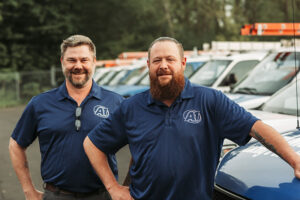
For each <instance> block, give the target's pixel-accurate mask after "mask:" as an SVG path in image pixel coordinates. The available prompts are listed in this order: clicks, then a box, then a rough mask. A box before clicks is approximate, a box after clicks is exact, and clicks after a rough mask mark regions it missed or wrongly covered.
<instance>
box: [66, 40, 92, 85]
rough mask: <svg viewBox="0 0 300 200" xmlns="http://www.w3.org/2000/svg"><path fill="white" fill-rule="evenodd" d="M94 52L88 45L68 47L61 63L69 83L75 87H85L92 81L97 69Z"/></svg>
mask: <svg viewBox="0 0 300 200" xmlns="http://www.w3.org/2000/svg"><path fill="white" fill-rule="evenodd" d="M94 60H95V58H94V56H93V52H91V51H90V49H89V47H88V46H87V45H81V46H76V47H69V48H67V50H66V52H65V54H64V56H63V57H62V58H61V64H62V69H63V73H64V76H65V78H66V81H67V83H69V84H70V86H73V87H75V88H83V87H84V86H85V85H87V83H88V82H90V83H91V81H92V76H93V73H94V70H95V65H94Z"/></svg>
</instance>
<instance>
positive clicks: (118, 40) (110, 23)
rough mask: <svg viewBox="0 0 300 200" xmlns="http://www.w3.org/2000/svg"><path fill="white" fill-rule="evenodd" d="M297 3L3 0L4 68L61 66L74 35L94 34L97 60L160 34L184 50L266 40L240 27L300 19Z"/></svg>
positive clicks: (142, 46) (0, 53) (143, 46)
mask: <svg viewBox="0 0 300 200" xmlns="http://www.w3.org/2000/svg"><path fill="white" fill-rule="evenodd" d="M293 6H294V7H293ZM298 8H300V0H272V1H271V0H176V1H172V0H126V1H121V0H101V1H99V0H88V1H80V0H64V1H59V0H43V1H39V0H0V30H1V31H0V70H1V71H4V70H6V71H7V70H8V71H22V70H33V69H48V68H49V67H50V66H51V65H56V66H59V56H60V50H59V45H60V43H61V41H62V40H63V39H64V38H66V37H68V36H69V35H71V34H84V35H87V36H89V37H90V38H91V39H92V40H93V41H94V42H95V44H96V46H97V58H98V59H111V58H115V57H116V56H117V55H118V54H119V53H121V52H123V51H139V50H147V47H148V45H149V44H150V42H151V41H152V40H153V39H155V38H157V37H159V36H171V37H175V38H176V39H178V40H179V41H181V42H182V43H183V45H184V48H185V49H192V48H193V47H194V46H197V47H198V48H201V47H202V44H203V43H205V42H210V41H212V40H266V38H263V37H245V36H240V34H239V31H240V28H241V27H242V25H244V24H249V23H255V22H293V18H294V21H295V22H299V20H300V13H299V12H297V11H298ZM293 9H294V13H293ZM269 39H273V40H278V39H279V38H278V37H269V38H267V40H269Z"/></svg>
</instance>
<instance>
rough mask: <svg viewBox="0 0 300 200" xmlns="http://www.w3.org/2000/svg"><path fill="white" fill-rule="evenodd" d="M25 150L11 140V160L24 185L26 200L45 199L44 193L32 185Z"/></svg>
mask: <svg viewBox="0 0 300 200" xmlns="http://www.w3.org/2000/svg"><path fill="white" fill-rule="evenodd" d="M25 150H26V149H24V148H22V147H21V146H20V145H19V144H18V143H17V142H16V141H15V140H14V139H13V138H10V140H9V154H10V159H11V162H12V165H13V168H14V170H15V172H16V174H17V177H18V179H19V181H20V183H21V185H22V188H23V192H24V194H25V197H26V200H40V199H42V197H43V193H42V192H40V191H38V190H37V189H36V188H35V187H34V185H33V183H32V180H31V177H30V172H29V167H28V162H27V157H26V154H25Z"/></svg>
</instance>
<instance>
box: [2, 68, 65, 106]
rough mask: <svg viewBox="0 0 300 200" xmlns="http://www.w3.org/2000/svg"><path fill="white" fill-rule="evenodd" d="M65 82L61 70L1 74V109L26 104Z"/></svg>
mask: <svg viewBox="0 0 300 200" xmlns="http://www.w3.org/2000/svg"><path fill="white" fill-rule="evenodd" d="M63 81H64V76H63V73H62V70H61V68H55V67H51V69H50V70H35V71H24V72H10V73H1V74H0V107H6V106H12V105H17V104H21V103H25V102H27V101H28V100H30V99H31V98H32V97H33V96H35V95H37V94H39V93H41V92H44V91H47V90H50V89H52V88H55V87H57V86H58V85H60V84H61V83H62V82H63Z"/></svg>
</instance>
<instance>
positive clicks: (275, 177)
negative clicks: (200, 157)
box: [215, 130, 300, 200]
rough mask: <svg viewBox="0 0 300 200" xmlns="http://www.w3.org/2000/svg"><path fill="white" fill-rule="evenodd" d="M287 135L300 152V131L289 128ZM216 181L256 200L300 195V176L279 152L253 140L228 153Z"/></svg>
mask: <svg viewBox="0 0 300 200" xmlns="http://www.w3.org/2000/svg"><path fill="white" fill-rule="evenodd" d="M284 137H285V139H286V140H287V141H288V142H289V143H290V145H291V146H292V148H294V150H295V151H296V152H298V153H300V132H299V130H298V131H295V132H293V131H292V132H288V133H286V134H284ZM215 183H216V185H218V186H220V187H222V188H224V189H226V190H228V191H231V192H233V193H235V194H238V195H241V196H243V197H247V198H250V199H255V200H260V199H261V200H265V199H289V200H294V199H299V197H300V180H299V179H297V178H295V176H294V171H293V169H292V167H290V166H289V165H288V164H287V163H286V162H285V161H283V160H282V159H281V158H279V157H278V156H277V155H276V154H274V153H272V152H270V151H269V150H267V149H266V148H265V147H264V146H262V145H261V144H260V143H259V142H250V143H248V144H247V145H245V146H241V147H238V148H236V149H234V150H232V151H230V152H229V153H227V154H226V155H225V156H224V158H223V159H222V160H221V162H220V164H219V167H218V170H217V175H216V179H215Z"/></svg>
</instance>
